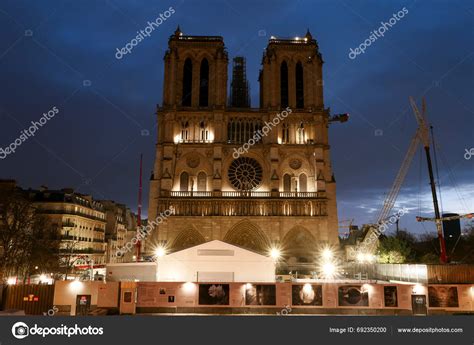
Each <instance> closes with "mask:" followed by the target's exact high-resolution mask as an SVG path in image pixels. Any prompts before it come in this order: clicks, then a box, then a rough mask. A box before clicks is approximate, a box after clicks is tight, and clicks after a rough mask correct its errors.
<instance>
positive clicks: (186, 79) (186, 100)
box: [181, 58, 193, 107]
mask: <svg viewBox="0 0 474 345" xmlns="http://www.w3.org/2000/svg"><path fill="white" fill-rule="evenodd" d="M192 90H193V63H192V62H191V59H190V58H187V59H186V61H185V62H184V67H183V95H182V98H181V104H182V105H183V106H186V107H190V106H191V98H192Z"/></svg>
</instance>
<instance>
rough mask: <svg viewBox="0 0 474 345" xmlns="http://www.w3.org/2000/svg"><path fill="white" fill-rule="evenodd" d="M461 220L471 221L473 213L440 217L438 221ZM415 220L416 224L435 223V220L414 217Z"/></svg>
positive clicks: (473, 216)
mask: <svg viewBox="0 0 474 345" xmlns="http://www.w3.org/2000/svg"><path fill="white" fill-rule="evenodd" d="M463 218H467V219H472V218H474V213H466V214H460V215H458V216H449V217H442V218H440V219H439V220H440V221H442V222H443V221H449V220H456V219H463ZM416 220H417V221H418V222H435V221H436V218H426V217H416Z"/></svg>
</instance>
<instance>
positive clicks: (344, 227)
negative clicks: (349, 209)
mask: <svg viewBox="0 0 474 345" xmlns="http://www.w3.org/2000/svg"><path fill="white" fill-rule="evenodd" d="M352 223H354V218H351V219H345V220H341V221H339V224H348V225H339V229H347V231H348V232H347V235H350V232H351V229H352Z"/></svg>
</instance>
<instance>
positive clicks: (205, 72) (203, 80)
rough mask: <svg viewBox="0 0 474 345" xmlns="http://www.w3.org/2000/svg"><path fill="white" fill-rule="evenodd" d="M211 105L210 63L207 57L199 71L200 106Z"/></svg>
mask: <svg viewBox="0 0 474 345" xmlns="http://www.w3.org/2000/svg"><path fill="white" fill-rule="evenodd" d="M208 105H209V63H208V62H207V59H203V60H202V61H201V70H200V73H199V106H200V107H207V106H208Z"/></svg>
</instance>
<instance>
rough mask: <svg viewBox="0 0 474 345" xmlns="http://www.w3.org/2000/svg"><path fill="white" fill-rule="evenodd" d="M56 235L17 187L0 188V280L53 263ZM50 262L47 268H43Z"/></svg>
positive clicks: (24, 276) (54, 259) (26, 273)
mask: <svg viewBox="0 0 474 345" xmlns="http://www.w3.org/2000/svg"><path fill="white" fill-rule="evenodd" d="M59 241H60V239H59V234H58V232H57V230H56V229H55V228H54V227H53V226H52V225H51V223H50V222H49V221H48V219H47V218H46V217H45V216H43V215H41V214H39V213H38V211H37V209H36V208H35V207H34V205H33V204H32V202H31V201H29V200H28V199H27V198H26V197H25V195H23V194H22V193H21V192H20V191H19V190H17V189H14V188H12V189H2V190H0V281H3V280H6V279H7V278H8V277H9V276H22V277H23V278H24V279H26V278H27V277H28V276H29V275H30V274H31V273H32V271H33V268H34V267H35V266H36V265H38V266H39V265H41V267H42V269H46V268H50V267H53V266H54V265H55V263H57V259H58V256H57V255H58V250H57V248H58V246H59ZM48 265H51V266H50V267H47V266H48Z"/></svg>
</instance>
